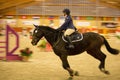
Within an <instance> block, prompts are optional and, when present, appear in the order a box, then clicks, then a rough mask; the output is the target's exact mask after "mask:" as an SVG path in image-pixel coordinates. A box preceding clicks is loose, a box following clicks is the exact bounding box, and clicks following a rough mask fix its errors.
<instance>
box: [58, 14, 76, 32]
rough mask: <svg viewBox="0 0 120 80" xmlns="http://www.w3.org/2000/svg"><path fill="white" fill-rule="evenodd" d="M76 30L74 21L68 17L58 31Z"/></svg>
mask: <svg viewBox="0 0 120 80" xmlns="http://www.w3.org/2000/svg"><path fill="white" fill-rule="evenodd" d="M68 28H69V29H75V30H76V28H75V26H74V25H73V20H72V18H71V16H70V15H67V16H66V18H65V22H64V23H63V24H62V25H61V26H60V27H59V28H58V29H57V30H61V31H62V30H66V29H68Z"/></svg>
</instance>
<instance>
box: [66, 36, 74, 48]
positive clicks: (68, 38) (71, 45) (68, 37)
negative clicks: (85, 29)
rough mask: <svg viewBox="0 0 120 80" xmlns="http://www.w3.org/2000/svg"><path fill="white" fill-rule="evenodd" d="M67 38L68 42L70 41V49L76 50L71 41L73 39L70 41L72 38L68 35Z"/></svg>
mask: <svg viewBox="0 0 120 80" xmlns="http://www.w3.org/2000/svg"><path fill="white" fill-rule="evenodd" d="M66 38H67V40H68V48H70V49H73V48H74V45H73V44H72V41H71V39H70V36H68V35H67V36H66Z"/></svg>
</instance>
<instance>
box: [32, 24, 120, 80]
mask: <svg viewBox="0 0 120 80" xmlns="http://www.w3.org/2000/svg"><path fill="white" fill-rule="evenodd" d="M34 26H35V30H34V31H33V38H32V42H31V43H32V45H37V43H38V41H39V40H40V39H41V38H42V37H43V36H44V37H45V38H46V40H47V41H48V42H49V43H50V44H51V46H52V48H53V51H54V53H55V54H56V55H57V56H59V58H60V59H61V61H62V66H63V68H64V69H66V70H67V71H68V72H69V74H70V78H72V77H73V76H74V75H76V76H77V75H78V72H77V71H74V70H72V69H71V68H70V65H69V62H68V60H67V57H68V56H70V55H77V54H80V53H82V52H84V51H86V52H87V53H88V54H90V55H91V56H93V57H94V58H96V59H98V60H99V61H100V65H99V69H100V71H102V72H103V73H105V74H109V71H107V70H105V58H106V55H105V54H104V53H103V52H102V51H101V46H102V45H105V46H106V48H107V50H108V51H109V52H110V53H111V54H114V55H115V54H118V53H119V50H117V49H113V48H111V47H110V45H109V43H108V42H107V40H106V39H105V38H104V37H103V36H102V35H99V34H97V33H93V32H87V33H83V39H82V40H81V41H78V42H74V43H73V44H74V46H75V48H74V49H66V48H65V45H66V44H67V43H66V42H64V41H63V39H62V34H63V32H60V31H57V30H55V29H52V28H50V27H47V26H36V25H34Z"/></svg>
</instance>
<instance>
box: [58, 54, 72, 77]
mask: <svg viewBox="0 0 120 80" xmlns="http://www.w3.org/2000/svg"><path fill="white" fill-rule="evenodd" d="M60 59H61V60H62V66H63V68H64V69H65V70H67V71H68V72H69V74H70V76H71V77H73V76H74V75H73V73H74V71H73V70H72V69H71V68H70V65H69V63H68V60H67V55H61V56H60Z"/></svg>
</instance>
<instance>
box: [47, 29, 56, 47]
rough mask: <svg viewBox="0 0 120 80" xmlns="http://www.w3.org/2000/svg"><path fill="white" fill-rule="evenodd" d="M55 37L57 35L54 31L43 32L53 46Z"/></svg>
mask: <svg viewBox="0 0 120 80" xmlns="http://www.w3.org/2000/svg"><path fill="white" fill-rule="evenodd" d="M57 37H58V34H57V33H55V32H50V31H47V32H46V33H45V38H46V40H47V41H48V42H49V43H50V44H51V46H53V45H54V43H55V42H56V41H57Z"/></svg>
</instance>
